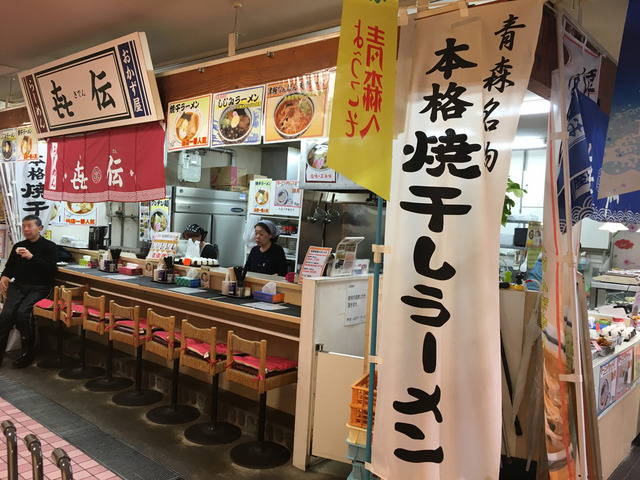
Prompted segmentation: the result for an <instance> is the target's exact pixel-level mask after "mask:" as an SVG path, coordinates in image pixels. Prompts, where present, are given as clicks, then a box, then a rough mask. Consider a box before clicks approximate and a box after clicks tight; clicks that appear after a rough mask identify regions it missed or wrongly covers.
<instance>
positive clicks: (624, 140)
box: [598, 0, 640, 198]
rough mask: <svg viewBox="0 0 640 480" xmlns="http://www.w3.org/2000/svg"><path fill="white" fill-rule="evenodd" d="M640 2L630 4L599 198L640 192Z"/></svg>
mask: <svg viewBox="0 0 640 480" xmlns="http://www.w3.org/2000/svg"><path fill="white" fill-rule="evenodd" d="M639 22H640V0H630V1H629V6H628V7H627V19H626V21H625V24H624V32H623V34H622V45H621V47H620V60H619V63H618V70H617V72H616V82H615V85H614V89H613V99H612V100H611V116H610V120H609V129H608V130H607V144H606V147H605V151H604V160H603V162H602V176H601V178H600V185H599V187H600V189H599V190H598V198H604V197H612V196H614V195H620V194H623V193H629V192H634V191H636V190H640V148H639V145H640V132H639V131H638V121H640V108H638V107H640V90H639V89H638V83H640V62H638V44H639V43H640V29H638V25H639V24H640V23H639Z"/></svg>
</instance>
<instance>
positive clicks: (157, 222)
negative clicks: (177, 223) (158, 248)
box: [149, 210, 169, 232]
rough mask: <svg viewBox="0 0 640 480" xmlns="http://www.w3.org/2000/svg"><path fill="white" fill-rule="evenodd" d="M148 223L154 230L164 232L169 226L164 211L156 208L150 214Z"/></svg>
mask: <svg viewBox="0 0 640 480" xmlns="http://www.w3.org/2000/svg"><path fill="white" fill-rule="evenodd" d="M149 224H150V225H151V230H153V231H154V232H164V231H165V230H166V229H167V228H168V227H169V220H168V219H167V215H166V213H165V212H163V211H162V210H156V211H155V212H153V213H152V214H151V217H150V220H149Z"/></svg>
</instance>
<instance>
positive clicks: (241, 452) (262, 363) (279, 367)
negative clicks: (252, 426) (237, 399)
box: [226, 331, 298, 468]
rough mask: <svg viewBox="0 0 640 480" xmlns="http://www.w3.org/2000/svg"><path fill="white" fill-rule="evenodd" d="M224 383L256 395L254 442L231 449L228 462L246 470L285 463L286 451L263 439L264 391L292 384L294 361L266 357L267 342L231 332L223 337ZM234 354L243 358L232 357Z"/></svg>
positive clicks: (296, 372) (287, 457)
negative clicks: (225, 361) (256, 434)
mask: <svg viewBox="0 0 640 480" xmlns="http://www.w3.org/2000/svg"><path fill="white" fill-rule="evenodd" d="M227 351H228V352H232V354H231V355H229V354H227V365H226V368H227V380H228V381H230V382H236V383H239V384H241V385H244V386H245V387H249V388H252V389H254V390H257V391H258V393H259V394H260V407H259V410H258V439H257V441H254V442H248V443H242V444H240V445H236V446H235V447H233V448H232V449H231V452H230V456H231V460H232V461H233V462H234V463H236V464H238V465H240V466H242V467H247V468H273V467H278V466H280V465H284V464H285V463H287V462H288V461H289V458H290V457H291V454H290V453H289V450H288V449H287V448H286V447H284V446H282V445H279V444H277V443H274V442H266V441H265V440H264V432H265V423H266V412H267V391H268V390H273V389H274V388H279V387H282V386H284V385H288V384H290V383H295V382H296V381H297V378H298V362H295V361H293V360H289V359H286V358H282V357H273V356H267V341H266V340H260V341H250V340H245V339H243V338H241V337H238V336H237V335H234V334H233V332H232V331H229V333H228V334H227ZM236 352H240V353H244V354H246V356H240V355H236Z"/></svg>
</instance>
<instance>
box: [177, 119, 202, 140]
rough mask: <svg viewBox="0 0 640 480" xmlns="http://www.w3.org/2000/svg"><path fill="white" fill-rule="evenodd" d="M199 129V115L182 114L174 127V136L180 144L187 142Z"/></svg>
mask: <svg viewBox="0 0 640 480" xmlns="http://www.w3.org/2000/svg"><path fill="white" fill-rule="evenodd" d="M199 129H200V114H199V113H198V112H196V111H191V112H183V113H182V115H180V116H179V117H178V119H177V120H176V125H175V135H176V138H177V139H178V140H179V141H180V142H189V140H191V139H192V138H193V137H195V136H196V135H197V134H198V130H199Z"/></svg>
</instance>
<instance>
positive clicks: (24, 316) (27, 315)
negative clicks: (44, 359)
mask: <svg viewBox="0 0 640 480" xmlns="http://www.w3.org/2000/svg"><path fill="white" fill-rule="evenodd" d="M41 231H42V221H41V220H40V218H38V217H37V216H36V215H27V216H26V217H24V218H23V219H22V235H23V236H24V238H25V239H24V240H22V241H21V242H18V243H16V244H15V245H14V246H13V248H12V249H11V253H10V254H9V259H8V260H7V263H6V265H5V268H4V271H3V272H2V276H1V277H0V294H2V296H4V298H5V302H4V307H3V309H2V312H0V365H1V364H2V357H3V355H4V351H5V349H6V348H7V340H8V337H9V331H10V330H11V328H12V327H13V326H14V325H15V326H16V328H17V329H18V330H19V331H20V338H21V340H22V355H21V356H20V357H19V358H18V359H17V360H16V361H14V362H13V367H14V368H24V367H26V366H29V365H31V362H33V356H34V343H35V323H33V322H32V320H31V312H32V310H33V305H34V304H35V303H36V302H38V301H39V300H42V299H43V298H45V297H46V296H47V295H48V294H49V292H50V291H51V287H52V285H53V277H54V275H55V272H56V258H57V251H58V248H57V246H56V244H55V243H53V242H51V241H49V240H47V239H46V238H44V237H42V236H40V232H41ZM12 279H13V280H12Z"/></svg>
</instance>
